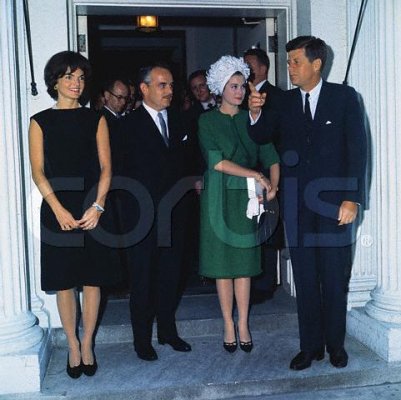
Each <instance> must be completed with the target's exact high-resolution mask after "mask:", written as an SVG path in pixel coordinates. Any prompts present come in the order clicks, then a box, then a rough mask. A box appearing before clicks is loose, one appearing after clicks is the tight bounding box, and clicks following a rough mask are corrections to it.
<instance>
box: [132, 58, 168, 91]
mask: <svg viewBox="0 0 401 400" xmlns="http://www.w3.org/2000/svg"><path fill="white" fill-rule="evenodd" d="M156 68H163V69H167V70H168V71H169V72H170V73H171V74H172V72H171V68H170V66H169V65H168V64H166V63H163V62H157V63H154V64H152V65H148V66H146V67H142V68H141V69H140V70H139V72H138V86H139V85H140V84H141V83H146V84H148V85H149V83H150V74H151V73H152V71H153V70H154V69H156Z"/></svg>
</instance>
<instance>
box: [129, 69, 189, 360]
mask: <svg viewBox="0 0 401 400" xmlns="http://www.w3.org/2000/svg"><path fill="white" fill-rule="evenodd" d="M139 88H140V90H141V92H142V96H143V104H142V105H141V106H140V107H139V108H138V109H136V110H134V111H132V112H131V113H130V114H129V115H128V116H127V117H126V121H125V131H126V135H127V141H126V159H125V162H124V174H125V176H127V177H128V178H131V179H133V180H135V181H132V182H135V185H136V189H134V190H133V191H134V193H135V194H136V198H135V199H133V200H132V202H131V203H130V204H126V206H125V211H126V215H125V218H124V219H125V222H126V224H128V225H129V228H131V229H138V228H139V229H142V228H143V226H140V225H141V224H142V225H143V224H146V222H144V221H146V220H149V218H150V224H149V229H145V232H144V234H143V235H142V238H141V240H140V241H139V243H137V244H136V245H134V246H131V247H130V248H129V249H128V258H129V267H130V273H131V279H130V280H131V282H130V283H131V296H130V310H131V322H132V329H133V334H134V346H135V351H136V353H137V355H138V357H139V358H141V359H143V360H148V361H152V360H156V359H157V354H156V351H155V349H154V348H153V347H152V344H151V339H152V324H153V320H154V318H155V317H156V321H157V336H158V341H159V343H160V344H165V343H167V344H169V345H170V346H172V348H173V349H174V350H176V351H184V352H186V351H190V350H191V346H190V345H189V344H188V343H186V342H185V341H184V340H182V339H181V338H180V337H179V336H178V333H177V328H176V324H175V311H176V307H177V303H178V284H179V281H180V273H181V266H182V254H183V240H184V235H185V222H186V221H185V219H186V214H185V212H186V210H185V209H186V207H185V196H184V194H185V192H186V191H187V190H188V189H189V188H188V185H187V180H185V176H186V139H187V137H186V135H187V132H186V131H185V129H184V127H183V126H182V118H180V116H179V115H177V114H174V112H173V111H172V110H171V109H170V108H169V106H170V103H171V100H172V97H173V77H172V74H171V72H170V70H169V69H168V68H167V67H165V66H162V65H155V66H151V67H147V68H142V69H141V71H140V73H139ZM138 188H139V189H142V191H144V192H145V195H144V196H142V197H140V196H139V192H140V190H139V189H138ZM149 195H150V198H149V197H147V196H149ZM152 221H153V224H152Z"/></svg>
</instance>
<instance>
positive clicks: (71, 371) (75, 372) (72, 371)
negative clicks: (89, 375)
mask: <svg viewBox="0 0 401 400" xmlns="http://www.w3.org/2000/svg"><path fill="white" fill-rule="evenodd" d="M81 364H82V363H81ZM81 364H79V365H77V366H76V367H71V366H70V355H69V353H67V368H66V371H67V374H68V376H69V377H70V378H72V379H78V378H79V377H80V376H81V375H82V365H81Z"/></svg>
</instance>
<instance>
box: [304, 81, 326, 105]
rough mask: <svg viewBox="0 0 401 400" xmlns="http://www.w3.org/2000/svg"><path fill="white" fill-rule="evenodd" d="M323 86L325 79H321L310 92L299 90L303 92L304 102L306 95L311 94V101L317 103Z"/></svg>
mask: <svg viewBox="0 0 401 400" xmlns="http://www.w3.org/2000/svg"><path fill="white" fill-rule="evenodd" d="M322 85H323V79H322V78H320V81H319V83H318V84H317V85H316V86H315V87H314V88H313V89H312V90H310V91H309V92H305V90H302V89H301V88H299V90H300V91H301V94H302V100H304V99H305V95H306V93H309V99H310V100H309V101H317V99H318V98H319V95H320V90H321V89H322Z"/></svg>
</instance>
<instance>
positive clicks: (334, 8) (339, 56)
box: [310, 0, 356, 83]
mask: <svg viewBox="0 0 401 400" xmlns="http://www.w3.org/2000/svg"><path fill="white" fill-rule="evenodd" d="M310 10H311V22H310V24H311V34H312V35H313V36H317V37H320V38H321V39H323V40H324V41H325V42H326V43H327V45H328V46H330V48H331V49H332V51H333V56H334V59H333V62H332V67H331V69H330V71H328V70H326V71H324V72H326V73H327V72H329V75H328V79H327V80H329V81H330V82H336V83H342V81H343V80H344V76H345V71H346V65H347V56H348V53H347V9H346V0H336V1H332V0H310ZM355 23H356V21H355ZM329 61H330V59H329ZM329 64H330V62H329ZM329 64H328V65H327V67H329V66H330V65H329Z"/></svg>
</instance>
